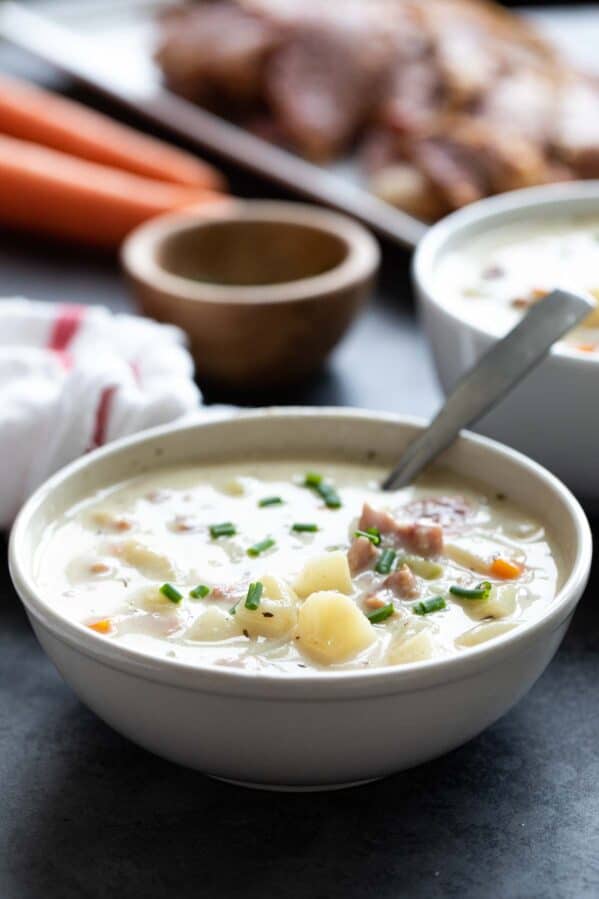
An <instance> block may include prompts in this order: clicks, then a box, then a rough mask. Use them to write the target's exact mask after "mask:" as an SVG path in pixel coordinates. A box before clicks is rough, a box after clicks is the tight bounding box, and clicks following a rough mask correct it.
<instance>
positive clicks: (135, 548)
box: [114, 540, 175, 581]
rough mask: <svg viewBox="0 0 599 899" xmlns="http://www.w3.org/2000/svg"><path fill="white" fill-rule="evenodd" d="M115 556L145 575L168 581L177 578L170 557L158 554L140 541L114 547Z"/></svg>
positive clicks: (130, 541)
mask: <svg viewBox="0 0 599 899" xmlns="http://www.w3.org/2000/svg"><path fill="white" fill-rule="evenodd" d="M114 554H115V556H118V558H119V559H121V560H122V561H123V562H125V563H126V564H127V565H131V567H132V568H137V570H138V571H139V572H140V573H141V574H143V575H145V577H151V578H157V579H158V578H160V579H162V580H165V581H168V580H172V579H173V578H174V577H175V570H174V568H173V565H172V564H171V562H170V559H169V558H168V556H165V555H164V554H163V553H159V552H156V550H154V549H151V547H149V546H146V544H144V543H140V541H139V540H125V541H123V543H118V544H117V545H116V546H115V547H114Z"/></svg>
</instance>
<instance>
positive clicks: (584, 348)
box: [574, 343, 599, 353]
mask: <svg viewBox="0 0 599 899" xmlns="http://www.w3.org/2000/svg"><path fill="white" fill-rule="evenodd" d="M574 346H575V347H576V349H577V350H580V352H581V353H596V352H597V350H599V344H596V343H576V344H574Z"/></svg>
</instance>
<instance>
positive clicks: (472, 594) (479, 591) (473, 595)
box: [449, 581, 492, 599]
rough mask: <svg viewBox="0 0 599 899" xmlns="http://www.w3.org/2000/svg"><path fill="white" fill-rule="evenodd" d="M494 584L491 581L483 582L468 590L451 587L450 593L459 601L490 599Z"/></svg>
mask: <svg viewBox="0 0 599 899" xmlns="http://www.w3.org/2000/svg"><path fill="white" fill-rule="evenodd" d="M491 587H492V584H491V582H490V581H482V582H481V583H480V584H478V586H477V587H475V588H473V589H468V588H467V587H458V586H455V587H450V588H449V592H450V593H451V594H452V595H453V596H457V597H458V598H459V599H488V598H489V594H490V593H491Z"/></svg>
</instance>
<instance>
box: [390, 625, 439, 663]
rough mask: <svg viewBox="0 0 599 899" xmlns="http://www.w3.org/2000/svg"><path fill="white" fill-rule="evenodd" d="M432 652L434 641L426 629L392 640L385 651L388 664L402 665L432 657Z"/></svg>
mask: <svg viewBox="0 0 599 899" xmlns="http://www.w3.org/2000/svg"><path fill="white" fill-rule="evenodd" d="M434 654H435V641H434V640H433V638H432V636H431V634H430V633H429V631H428V630H422V631H420V632H419V633H417V634H413V635H412V636H411V637H404V636H402V637H399V638H397V639H396V640H394V641H393V643H392V644H391V647H390V649H389V652H388V653H387V661H388V663H389V665H403V664H405V663H406V662H421V661H423V660H424V659H432V657H433V656H434Z"/></svg>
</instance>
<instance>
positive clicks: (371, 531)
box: [354, 528, 381, 546]
mask: <svg viewBox="0 0 599 899" xmlns="http://www.w3.org/2000/svg"><path fill="white" fill-rule="evenodd" d="M354 537H366V539H367V540H370V542H371V543H372V544H373V545H374V546H378V545H379V543H380V542H381V532H380V531H379V529H378V528H366V530H365V531H354Z"/></svg>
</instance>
